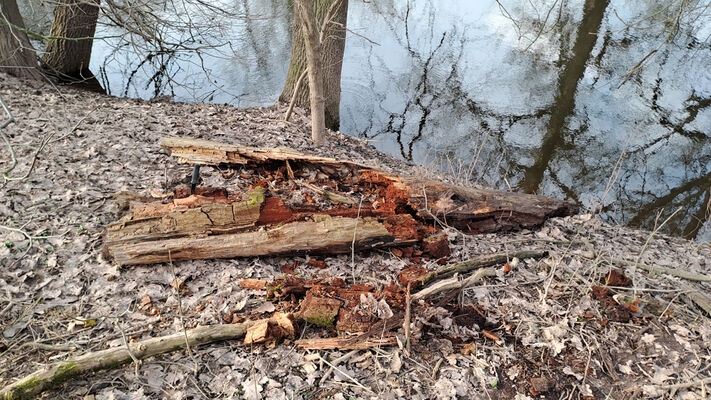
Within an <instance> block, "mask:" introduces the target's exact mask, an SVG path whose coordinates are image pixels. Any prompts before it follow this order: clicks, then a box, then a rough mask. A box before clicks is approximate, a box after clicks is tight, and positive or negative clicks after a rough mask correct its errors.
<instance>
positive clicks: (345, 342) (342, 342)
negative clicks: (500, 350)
mask: <svg viewBox="0 0 711 400" xmlns="http://www.w3.org/2000/svg"><path fill="white" fill-rule="evenodd" d="M294 343H295V344H296V345H297V346H299V347H301V348H302V349H304V350H330V349H338V350H363V349H368V348H371V347H382V346H392V345H395V344H397V338H396V337H395V336H385V337H382V338H377V339H373V338H365V339H364V340H360V341H356V342H351V341H350V338H338V337H335V338H324V339H301V340H297V341H296V342H294Z"/></svg>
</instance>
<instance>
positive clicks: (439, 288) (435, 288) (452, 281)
mask: <svg viewBox="0 0 711 400" xmlns="http://www.w3.org/2000/svg"><path fill="white" fill-rule="evenodd" d="M487 276H496V271H495V270H493V269H491V268H485V269H480V270H478V271H476V272H475V273H474V274H473V275H472V276H470V277H468V278H467V279H465V280H463V281H460V280H459V279H458V278H457V277H456V276H454V277H452V278H449V279H445V280H443V281H439V282H437V283H435V284H434V285H432V286H429V287H426V288H424V289H422V290H420V291H419V292H417V293H415V294H414V295H412V300H413V301H419V300H423V299H426V298H427V297H432V296H434V295H436V294H438V293H441V292H446V291H450V290H455V289H466V288H467V287H469V286H471V285H473V284H475V283H476V282H478V281H479V280H481V279H482V278H484V277H487Z"/></svg>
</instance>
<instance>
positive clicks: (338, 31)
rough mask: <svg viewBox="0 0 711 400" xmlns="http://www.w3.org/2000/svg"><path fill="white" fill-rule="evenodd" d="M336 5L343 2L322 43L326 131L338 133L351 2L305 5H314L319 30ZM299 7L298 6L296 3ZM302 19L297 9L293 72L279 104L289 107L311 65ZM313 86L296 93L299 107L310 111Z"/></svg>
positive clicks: (330, 0) (324, 1)
mask: <svg viewBox="0 0 711 400" xmlns="http://www.w3.org/2000/svg"><path fill="white" fill-rule="evenodd" d="M334 2H339V4H337V8H336V9H334V10H333V11H334V12H333V13H332V23H330V24H328V25H327V26H326V30H327V31H326V32H325V34H324V35H322V36H323V37H324V40H323V43H321V49H320V50H321V63H322V67H323V73H322V74H321V75H322V80H323V86H324V94H325V115H324V118H325V123H326V127H327V128H329V129H332V130H338V127H339V124H340V115H339V109H340V103H341V67H342V65H343V53H344V50H345V44H346V30H345V26H346V20H347V18H348V0H309V1H306V2H305V3H308V4H311V11H312V14H313V15H314V18H315V19H314V21H316V22H314V24H315V26H319V25H321V24H322V22H323V20H324V18H325V17H326V15H327V14H328V11H329V9H331V7H332V6H333V4H334ZM295 4H296V2H295ZM301 26H302V21H301V16H300V13H299V12H298V10H297V9H296V8H295V9H294V34H293V38H292V44H291V62H290V64H289V72H288V73H287V76H286V83H285V84H284V89H283V90H282V93H281V96H279V101H281V102H284V103H288V102H289V101H290V100H291V98H292V96H293V95H294V92H295V88H296V82H297V81H298V79H299V77H300V76H301V74H302V73H303V72H304V70H305V69H306V66H307V64H308V62H307V54H306V44H305V42H304V36H303V35H301V29H302V28H301ZM309 101H310V98H309V86H307V85H303V86H302V87H301V88H300V90H298V92H297V93H296V102H295V104H296V105H297V106H299V107H303V108H310V104H309Z"/></svg>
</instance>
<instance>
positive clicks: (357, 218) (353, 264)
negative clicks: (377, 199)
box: [351, 196, 363, 283]
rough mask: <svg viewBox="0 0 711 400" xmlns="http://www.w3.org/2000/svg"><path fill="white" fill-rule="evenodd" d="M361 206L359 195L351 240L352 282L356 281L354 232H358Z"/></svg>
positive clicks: (361, 199)
mask: <svg viewBox="0 0 711 400" xmlns="http://www.w3.org/2000/svg"><path fill="white" fill-rule="evenodd" d="M362 206H363V196H360V202H359V203H358V214H357V216H356V221H355V226H353V241H352V242H351V274H352V275H353V283H356V276H355V241H356V233H357V232H358V221H360V209H361V207H362Z"/></svg>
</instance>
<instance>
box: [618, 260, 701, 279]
mask: <svg viewBox="0 0 711 400" xmlns="http://www.w3.org/2000/svg"><path fill="white" fill-rule="evenodd" d="M611 261H612V263H613V264H623V265H627V266H630V267H637V268H641V269H643V270H645V271H647V272H651V273H657V274H665V275H671V276H675V277H677V278H682V279H687V280H690V281H697V282H711V275H705V274H698V273H696V272H691V271H684V270H683V269H675V268H666V267H657V266H654V265H648V264H644V263H640V262H633V261H627V260H623V259H619V258H613V259H612V260H611Z"/></svg>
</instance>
